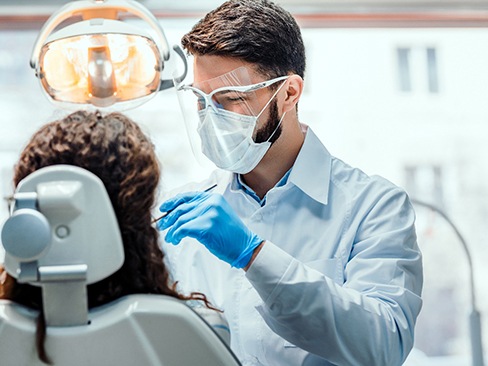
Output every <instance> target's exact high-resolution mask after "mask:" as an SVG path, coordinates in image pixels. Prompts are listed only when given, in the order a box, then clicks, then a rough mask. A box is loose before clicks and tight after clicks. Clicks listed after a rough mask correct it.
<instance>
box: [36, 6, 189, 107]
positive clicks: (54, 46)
mask: <svg viewBox="0 0 488 366" xmlns="http://www.w3.org/2000/svg"><path fill="white" fill-rule="evenodd" d="M121 13H129V14H131V15H135V16H136V17H138V18H140V19H142V20H144V21H145V22H146V23H148V24H149V25H150V26H151V29H152V31H153V32H152V33H149V32H148V31H146V30H145V29H142V28H139V27H135V26H133V25H130V24H128V23H126V22H123V21H121V20H119V19H118V18H119V16H120V14H121ZM80 16H81V19H82V20H81V21H79V20H78V19H79V18H80ZM73 19H74V20H78V21H75V22H73ZM70 21H71V23H72V24H69V25H66V26H63V24H66V23H69V22H70ZM153 35H154V36H153ZM177 51H178V52H177V53H178V55H179V56H180V57H181V58H182V60H183V62H184V63H185V73H186V70H187V65H186V58H185V57H184V54H183V53H182V52H180V51H179V50H177ZM169 57H170V50H169V47H168V43H167V41H166V37H165V35H164V31H163V29H162V28H161V26H160V24H159V23H158V21H157V19H156V18H155V17H154V16H153V15H152V14H151V13H150V12H149V10H147V9H146V8H145V7H144V6H142V5H141V4H139V3H137V2H136V1H132V0H80V1H73V2H71V3H68V4H66V5H65V6H64V7H62V8H61V9H59V10H58V11H57V12H55V13H54V14H53V15H52V16H51V17H50V18H49V19H48V20H47V22H46V23H45V24H44V26H43V28H42V29H41V32H40V33H39V36H38V38H37V40H36V43H35V45H34V49H33V51H32V57H31V61H30V65H31V67H32V68H33V69H35V71H36V76H37V77H38V78H39V81H40V84H41V87H42V90H43V91H44V92H45V94H46V95H47V97H48V99H50V100H51V101H52V102H54V103H55V104H57V105H58V106H60V107H62V108H68V109H73V108H76V109H77V108H80V106H83V105H85V106H86V105H94V106H95V107H97V108H109V107H111V106H113V105H115V104H116V108H117V109H118V110H121V109H128V108H133V107H136V106H138V105H140V104H142V103H144V102H146V101H147V100H149V99H150V98H152V97H153V96H154V95H155V94H156V93H157V92H158V91H159V90H163V89H167V88H170V87H172V86H173V81H172V80H162V72H163V69H164V63H165V61H168V60H169Z"/></svg>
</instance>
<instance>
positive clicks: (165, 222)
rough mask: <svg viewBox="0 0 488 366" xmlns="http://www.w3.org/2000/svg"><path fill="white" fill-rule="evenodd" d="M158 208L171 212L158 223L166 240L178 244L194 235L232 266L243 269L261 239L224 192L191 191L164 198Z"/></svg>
mask: <svg viewBox="0 0 488 366" xmlns="http://www.w3.org/2000/svg"><path fill="white" fill-rule="evenodd" d="M159 210H160V211H162V212H168V214H167V215H166V216H165V217H163V218H162V219H161V220H160V221H159V223H158V228H159V229H160V230H166V229H168V228H169V230H168V232H167V233H166V237H165V240H166V241H167V242H168V243H171V244H174V245H177V244H179V243H180V241H181V239H183V238H184V237H187V236H189V237H191V238H194V239H196V240H198V241H199V242H200V243H202V244H203V245H205V247H206V248H207V249H208V250H209V251H210V252H211V253H212V254H214V255H215V256H216V257H217V258H219V259H221V260H223V261H225V262H227V263H229V264H230V265H231V266H232V267H236V268H244V267H245V266H247V265H248V263H249V261H250V260H251V257H252V254H253V251H254V249H255V248H256V247H257V246H259V244H261V243H262V241H263V240H262V239H261V238H260V237H258V236H257V235H256V234H254V233H253V232H251V230H249V229H248V228H247V227H246V225H244V223H243V222H242V221H241V219H240V218H239V217H238V216H237V214H236V213H235V212H234V210H233V209H232V207H230V205H229V204H228V202H227V201H226V200H225V198H224V197H223V196H222V195H221V194H217V193H208V192H188V193H182V194H178V195H176V196H175V197H173V198H170V199H169V200H167V201H165V202H164V203H163V204H162V205H161V207H159Z"/></svg>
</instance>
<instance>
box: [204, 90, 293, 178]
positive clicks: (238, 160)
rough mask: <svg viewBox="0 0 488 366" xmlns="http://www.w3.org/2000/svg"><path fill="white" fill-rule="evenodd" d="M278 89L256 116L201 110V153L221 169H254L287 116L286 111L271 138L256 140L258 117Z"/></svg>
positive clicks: (208, 109)
mask: <svg viewBox="0 0 488 366" xmlns="http://www.w3.org/2000/svg"><path fill="white" fill-rule="evenodd" d="M280 88H281V86H280ZM280 88H279V89H280ZM279 89H278V90H277V91H276V92H275V94H274V95H273V97H272V98H271V99H270V100H269V102H268V103H266V105H265V106H264V108H263V110H262V111H261V112H260V113H259V114H258V115H257V116H246V115H243V114H239V113H235V112H230V111H227V110H225V109H214V108H212V107H210V106H207V107H206V108H205V109H203V110H200V111H199V112H198V114H199V116H200V121H201V123H200V125H199V127H198V134H199V135H200V138H201V140H202V152H203V153H204V154H205V156H207V158H209V159H210V160H211V161H212V162H213V163H214V164H215V165H217V166H218V167H219V168H221V169H225V170H229V171H231V172H234V173H238V174H246V173H249V172H250V171H251V170H253V169H254V168H255V167H256V165H258V163H259V162H260V161H261V159H262V158H263V156H264V155H265V154H266V152H267V151H268V149H269V148H270V146H271V142H269V140H270V139H271V138H272V137H273V135H274V134H275V132H276V131H277V130H278V128H279V126H280V125H281V121H283V117H284V116H285V113H283V115H282V116H281V119H280V121H279V123H278V125H277V126H276V128H275V130H274V131H273V133H272V134H271V136H270V137H269V138H268V140H266V141H264V142H261V143H256V142H254V140H253V133H254V129H255V127H256V123H257V120H258V118H259V116H260V115H261V113H262V112H263V111H264V110H265V109H266V107H267V106H268V105H269V103H270V102H271V101H272V100H273V99H274V97H275V95H276V94H277V93H278V91H279Z"/></svg>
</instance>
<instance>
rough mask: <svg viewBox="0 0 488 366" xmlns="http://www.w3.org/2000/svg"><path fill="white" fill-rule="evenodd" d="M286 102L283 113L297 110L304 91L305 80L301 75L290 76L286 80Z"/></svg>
mask: <svg viewBox="0 0 488 366" xmlns="http://www.w3.org/2000/svg"><path fill="white" fill-rule="evenodd" d="M285 83H286V85H285V86H284V88H285V93H286V96H285V101H284V102H283V112H288V111H291V110H292V109H294V108H295V106H296V105H297V103H298V100H299V99H300V97H301V95H302V91H303V79H302V78H301V76H300V75H296V74H293V75H290V76H289V77H288V79H287V80H285Z"/></svg>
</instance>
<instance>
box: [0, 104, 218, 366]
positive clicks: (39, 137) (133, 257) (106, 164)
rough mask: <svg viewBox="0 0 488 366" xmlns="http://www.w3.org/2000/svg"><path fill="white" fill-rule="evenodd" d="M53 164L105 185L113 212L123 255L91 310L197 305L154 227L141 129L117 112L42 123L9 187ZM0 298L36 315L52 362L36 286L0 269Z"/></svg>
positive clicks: (91, 290) (151, 162)
mask: <svg viewBox="0 0 488 366" xmlns="http://www.w3.org/2000/svg"><path fill="white" fill-rule="evenodd" d="M54 164H70V165H76V166H79V167H81V168H85V169H87V170H89V171H90V172H92V173H94V174H95V175H97V176H98V177H99V178H100V179H101V180H102V182H103V183H104V185H105V188H106V189H107V192H108V195H109V196H110V200H111V202H112V205H113V207H114V210H115V213H116V215H117V219H118V223H119V227H120V230H121V234H122V239H123V243H124V251H125V262H124V264H123V266H122V267H121V268H120V269H119V270H118V271H117V272H115V273H114V274H112V275H111V276H109V277H108V278H106V279H104V280H102V281H100V282H97V283H94V284H92V285H89V286H88V306H89V307H90V308H91V307H95V306H99V305H102V304H105V303H108V302H110V301H112V300H115V299H117V298H120V297H122V296H124V295H129V294H163V295H169V296H173V297H176V298H178V299H182V300H190V299H191V300H201V301H203V302H204V303H205V304H206V305H207V307H211V306H210V305H209V303H208V301H207V299H206V297H205V295H203V294H201V293H192V294H190V296H183V295H181V294H179V293H178V292H177V291H176V290H175V285H176V284H175V283H171V280H170V277H169V273H168V270H167V268H166V266H165V265H164V262H163V256H164V255H163V253H162V252H161V250H160V248H159V246H158V231H157V230H156V229H155V228H154V227H153V226H152V225H151V209H152V208H153V205H154V200H155V192H156V189H157V186H158V183H159V176H160V169H159V165H158V161H157V159H156V156H155V153H154V149H153V145H152V144H151V142H150V141H149V140H148V138H147V137H146V136H145V135H144V133H143V132H142V131H141V129H140V128H139V127H138V126H137V125H136V124H135V123H134V122H133V121H131V120H130V119H129V118H127V117H125V116H124V115H122V114H120V113H111V114H109V115H106V116H102V114H100V112H95V113H89V112H84V111H79V112H75V113H73V114H71V115H69V116H67V117H66V118H64V119H62V120H58V121H55V122H52V123H49V124H47V125H45V126H43V127H42V128H41V129H40V130H39V131H37V132H36V133H35V134H34V136H33V137H32V138H31V140H30V142H29V143H28V145H27V147H26V148H25V149H24V151H23V152H22V154H21V156H20V159H19V162H18V163H17V165H16V167H15V173H14V184H15V186H17V184H18V183H19V182H20V181H21V180H22V179H23V178H25V177H27V176H28V175H29V174H31V173H32V172H34V171H36V170H38V169H40V168H43V167H45V166H49V165H54ZM0 299H9V300H12V301H15V302H17V303H19V304H22V305H25V306H28V307H30V308H34V309H37V310H40V315H39V318H38V325H37V337H36V338H37V340H36V342H37V351H38V355H39V358H40V359H41V360H42V361H43V362H45V363H51V362H50V360H49V357H48V355H47V354H46V352H45V349H44V339H45V331H46V329H45V328H46V326H45V321H44V317H43V313H42V298H41V289H40V288H39V287H34V286H31V285H28V284H19V283H17V282H16V280H15V279H14V278H12V277H10V276H9V275H8V274H7V273H6V272H5V271H4V269H3V268H2V267H1V266H0Z"/></svg>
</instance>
